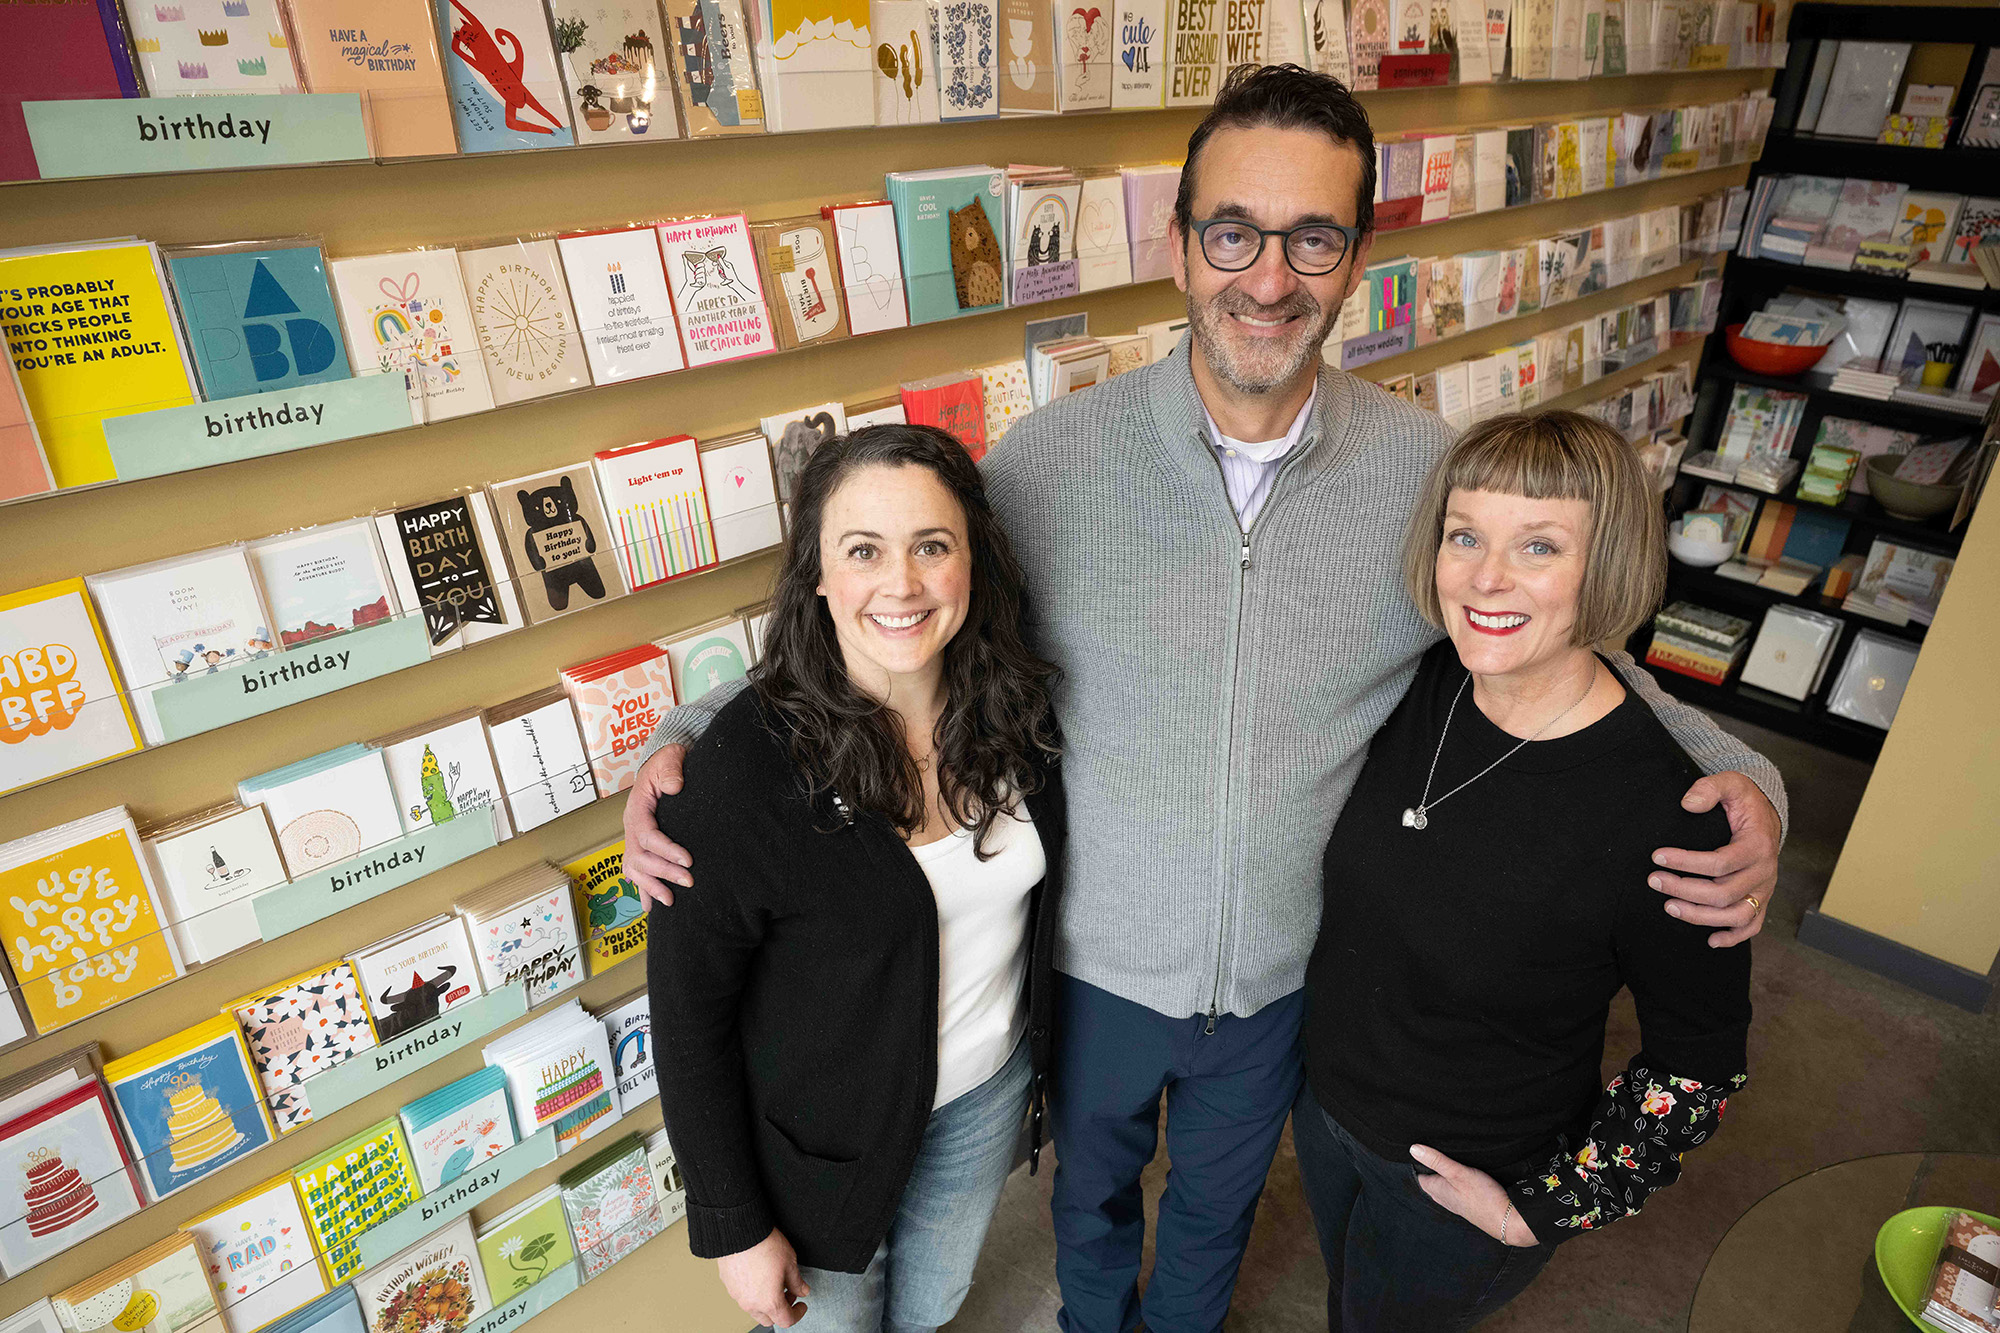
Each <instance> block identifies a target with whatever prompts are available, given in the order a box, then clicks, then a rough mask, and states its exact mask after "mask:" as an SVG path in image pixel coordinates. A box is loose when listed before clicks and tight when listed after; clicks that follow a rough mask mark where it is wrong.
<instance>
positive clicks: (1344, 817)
mask: <svg viewBox="0 0 2000 1333" xmlns="http://www.w3.org/2000/svg"><path fill="white" fill-rule="evenodd" d="M1466 679H1467V676H1466V672H1465V669H1464V668H1463V667H1462V666H1460V665H1459V662H1458V655H1457V653H1456V652H1455V651H1454V650H1453V649H1452V646H1451V644H1450V643H1449V642H1444V643H1440V644H1438V645H1437V646H1436V647H1434V648H1433V649H1431V650H1430V652H1429V653H1427V654H1426V655H1425V657H1424V659H1423V662H1422V665H1421V666H1420V667H1419V668H1418V671H1417V675H1416V678H1415V680H1413V681H1412V682H1411V684H1410V688H1409V692H1408V693H1407V694H1405V695H1404V697H1403V701H1402V703H1400V704H1399V705H1398V706H1397V708H1396V711H1395V712H1394V713H1393V714H1391V715H1390V717H1389V720H1388V721H1387V722H1386V723H1384V724H1383V726H1382V729H1381V730H1380V731H1379V732H1377V733H1376V735H1375V739H1374V742H1373V743H1372V745H1371V746H1370V748H1369V751H1368V761H1367V763H1366V765H1365V766H1364V767H1363V769H1362V772H1361V775H1360V777H1359V778H1358V779H1357V780H1356V782H1355V786H1354V790H1353V793H1352V794H1351V795H1350V796H1349V797H1348V799H1347V805H1346V807H1345V809H1344V810H1343V811H1342V813H1341V816H1340V820H1339V822H1338V823H1337V824H1336V825H1335V827H1334V830H1333V835H1332V837H1331V839H1330V840H1329V841H1328V843H1327V850H1326V860H1325V889H1324V892H1325V902H1324V910H1323V914H1322V918H1321V923H1320V932H1319V940H1318V943H1317V945H1316V946H1315V948H1314V950H1313V956H1312V961H1311V963H1310V965H1309V967H1308V969H1307V972H1306V1020H1305V1052H1306V1069H1307V1075H1308V1077H1309V1079H1310V1080H1311V1083H1312V1088H1313V1092H1314V1094H1315V1095H1316V1096H1317V1097H1318V1099H1319V1101H1320V1104H1321V1105H1322V1106H1324V1107H1325V1108H1326V1110H1327V1112H1328V1113H1329V1114H1331V1115H1332V1116H1333V1117H1334V1118H1335V1119H1337V1120H1339V1121H1340V1122H1341V1124H1342V1125H1344V1126H1345V1127H1346V1128H1347V1129H1348V1130H1349V1131H1350V1132H1352V1133H1353V1134H1354V1135H1355V1137H1357V1138H1358V1139H1360V1140H1361V1141H1362V1142H1363V1143H1364V1144H1366V1145H1367V1146H1368V1147H1369V1148H1370V1149H1371V1150H1373V1151H1374V1152H1376V1153H1378V1154H1380V1155H1381V1156H1383V1157H1386V1158H1389V1159H1390V1160H1392V1161H1404V1162H1407V1161H1408V1160H1409V1147H1410V1145H1411V1144H1412V1143H1424V1144H1428V1145H1429V1146H1430V1147H1433V1148H1436V1149H1437V1150H1439V1151H1440V1152H1442V1153H1444V1154H1445V1155H1446V1156H1448V1157H1452V1158H1455V1159H1456V1160H1458V1161H1460V1162H1464V1163H1466V1164H1468V1165H1471V1166H1476V1167H1478V1168H1480V1169H1481V1170H1484V1171H1487V1172H1490V1173H1491V1174H1493V1175H1494V1176H1495V1177H1496V1178H1498V1179H1499V1180H1500V1182H1501V1183H1502V1184H1503V1185H1508V1186H1509V1187H1510V1192H1511V1193H1512V1194H1513V1195H1514V1197H1515V1199H1516V1202H1517V1206H1519V1208H1520V1211H1521V1213H1522V1215H1523V1216H1525V1217H1527V1218H1528V1219H1529V1221H1530V1223H1531V1224H1532V1225H1533V1226H1534V1227H1535V1231H1536V1235H1537V1236H1538V1237H1539V1238H1540V1239H1542V1240H1555V1239H1560V1238H1561V1234H1562V1229H1564V1228H1571V1229H1573V1230H1572V1231H1571V1232H1570V1234H1573V1233H1574V1230H1585V1229H1590V1228H1592V1227H1596V1226H1601V1225H1603V1224H1604V1223H1605V1222H1607V1221H1610V1220H1612V1219H1614V1218H1616V1217H1617V1216H1620V1215H1623V1214H1624V1213H1627V1212H1635V1211H1637V1208H1638V1204H1639V1202H1640V1201H1642V1200H1643V1198H1644V1197H1645V1195H1646V1194H1647V1193H1649V1192H1650V1191H1651V1190H1652V1189H1657V1188H1659V1187H1660V1186H1662V1185H1664V1184H1668V1183H1671V1181H1672V1179H1673V1175H1674V1174H1675V1172H1676V1171H1677V1159H1678V1155H1679V1153H1680V1152H1682V1151H1685V1150H1686V1149H1687V1148H1688V1147H1692V1146H1694V1145H1695V1144H1697V1143H1700V1142H1701V1141H1703V1140H1704V1139H1706V1138H1707V1137H1708V1135H1709V1133H1711V1132H1712V1131H1713V1128H1714V1124H1715V1120H1716V1119H1717V1118H1719V1116H1720V1110H1721V1107H1720V1100H1719V1099H1720V1097H1721V1096H1723V1095H1726V1093H1727V1091H1729V1090H1730V1089H1732V1088H1733V1087H1735V1086H1737V1085H1738V1084H1740V1083H1741V1082H1742V1075H1743V1071H1744V1065H1745V1054H1744V1045H1745V1036H1746V1033H1747V1030H1748V1027H1749V1021H1750V950H1749V947H1748V946H1747V945H1739V946H1737V947H1735V948H1731V949H1714V948H1710V947H1709V945H1708V936H1709V934H1710V931H1709V930H1708V929H1707V928H1706V927H1700V926H1693V925H1689V924H1687V923H1684V922H1681V921H1677V920H1675V919H1674V918H1673V917H1670V916H1668V915H1667V913H1666V912H1665V910H1664V907H1665V904H1666V899H1665V897H1664V896H1663V895H1661V894H1660V893H1658V892H1657V891H1655V890H1654V889H1651V888H1649V887H1648V886H1647V884H1646V876H1647V873H1648V872H1649V871H1650V870H1651V869H1652V868H1653V867H1652V854H1653V851H1654V850H1655V849H1656V848H1660V847H1685V848H1689V849H1692V850H1703V851H1706V850H1712V849H1714V848H1716V847H1720V846H1722V845H1723V844H1724V843H1726V842H1728V841H1729V824H1728V820H1727V819H1726V818H1725V816H1724V815H1723V814H1722V812H1721V811H1720V809H1717V810H1713V811H1710V812H1708V813H1707V814H1702V815H1693V814H1689V813H1687V812H1686V811H1685V810H1683V809H1682V808H1681V804H1680V802H1681V797H1682V796H1683V795H1684V794H1685V793H1686V791H1687V789H1688V787H1689V786H1691V785H1692V784H1693V783H1694V782H1695V781H1696V780H1697V779H1698V778H1699V777H1701V770H1700V769H1699V768H1697V767H1696V766H1695V764H1694V763H1693V761H1691V760H1690V759H1688V757H1687V756H1686V754H1684V753H1683V752H1682V751H1681V749H1680V747H1679V746H1677V745H1676V744H1675V743H1674V742H1673V740H1672V738H1671V737H1669V736H1668V735H1667V732H1666V730H1665V729H1664V728H1663V727H1662V726H1661V725H1660V723H1659V721H1658V719H1656V718H1655V717H1654V716H1653V714H1652V711H1651V710H1650V709H1648V708H1647V707H1646V706H1645V705H1644V704H1643V703H1641V702H1640V701H1639V700H1638V699H1637V698H1635V697H1633V696H1632V695H1631V694H1629V693H1628V694H1627V695H1626V697H1625V699H1624V702H1622V703H1621V704H1619V705H1618V706H1617V707H1616V708H1615V709H1613V710H1612V711H1611V712H1610V713H1609V714H1607V715H1606V716H1605V717H1604V718H1602V719H1600V720H1599V721H1598V722H1596V723H1594V724H1592V725H1591V726H1589V727H1586V728H1584V729H1583V730H1581V731H1579V732H1576V733H1574V734H1572V735H1569V736H1563V737H1559V738H1557V739H1554V740H1547V741H1536V742H1533V743H1531V744H1529V745H1527V746H1525V747H1523V748H1522V749H1521V751H1520V752H1519V753H1518V754H1516V755H1515V756H1514V757H1513V758H1511V759H1508V760H1507V761H1506V762H1505V763H1503V764H1502V765H1501V766H1500V767H1499V768H1497V769H1495V770H1493V771H1492V772H1491V773H1488V774H1487V775H1486V776H1484V777H1482V778H1480V779H1478V780H1477V781H1476V782H1474V783H1473V784H1472V785H1471V786H1469V787H1467V788H1466V789H1465V790H1464V791H1461V792H1459V793H1457V794H1456V795H1454V796H1452V797H1451V798H1450V799H1449V800H1447V801H1444V802H1443V803H1442V804H1439V805H1437V807H1436V808H1435V809H1433V810H1431V811H1430V812H1429V825H1428V827H1426V828H1424V829H1422V830H1417V829H1410V828H1405V827H1404V826H1403V823H1402V815H1403V811H1404V810H1405V809H1406V808H1409V807H1412V806H1415V805H1416V804H1417V802H1418V800H1419V798H1420V797H1421V796H1422V794H1423V791H1424V777H1425V773H1426V771H1427V770H1428V769H1429V768H1430V765H1431V761H1432V757H1433V756H1434V755H1439V750H1438V741H1439V736H1440V734H1441V733H1442V732H1443V729H1444V725H1445V715H1446V712H1447V711H1448V710H1449V709H1450V708H1451V704H1452V698H1453V695H1454V694H1456V693H1457V691H1458V689H1459V687H1460V685H1461V684H1462V683H1464V682H1465V681H1466ZM1516 743H1517V738H1516V737H1513V736H1510V735H1508V734H1507V733H1505V732H1503V731H1501V730H1500V729H1499V728H1498V727H1496V726H1494V725H1493V724H1492V723H1491V722H1489V721H1487V719H1486V717H1485V715H1484V714H1483V713H1481V712H1480V711H1479V707H1478V705H1477V704H1476V703H1474V701H1473V698H1472V689H1471V687H1470V686H1469V685H1468V686H1467V687H1466V690H1465V695H1464V698H1463V699H1461V700H1460V702H1459V704H1458V710H1457V713H1456V716H1455V717H1454V718H1453V720H1452V723H1451V732H1450V735H1449V737H1448V738H1446V739H1445V741H1444V748H1443V752H1442V755H1441V756H1439V758H1438V760H1437V776H1436V778H1435V780H1434V781H1433V782H1432V784H1431V796H1432V799H1433V801H1435V800H1436V799H1437V797H1438V796H1440V795H1441V794H1443V793H1445V792H1448V791H1450V790H1451V789H1452V788H1453V787H1455V786H1457V785H1458V784H1459V783H1461V782H1463V781H1465V780H1466V779H1467V778H1469V777H1471V776H1472V775H1473V774H1475V773H1477V772H1479V771H1480V770H1481V769H1482V768H1485V767H1486V766H1487V765H1488V764H1490V763H1492V762H1493V761H1494V760H1495V759H1498V758H1500V756H1502V755H1503V754H1505V753H1506V752H1507V751H1508V750H1509V749H1510V748H1512V747H1513V746H1514V745H1515V744H1516ZM1626 986H1629V987H1630V988H1631V990H1632V995H1633V999H1634V1000H1635V1001H1636V1002H1637V1005H1638V1011H1639V1024H1640V1031H1641V1038H1642V1042H1643V1046H1644V1049H1643V1050H1642V1051H1641V1052H1640V1053H1639V1054H1638V1055H1637V1056H1635V1057H1634V1058H1633V1060H1632V1063H1631V1065H1630V1066H1629V1067H1628V1070H1627V1073H1626V1074H1625V1075H1623V1076H1621V1077H1620V1078H1619V1079H1616V1080H1613V1082H1612V1085H1611V1087H1610V1088H1608V1089H1607V1088H1605V1087H1604V1085H1603V1082H1602V1080H1601V1076H1600V1072H1599V1064H1600V1062H1601V1060H1602V1059H1603V1054H1604V1028H1605V1021H1606V1018H1607V1016H1608V1014H1609V1010H1610V1005H1611V1001H1612V998H1613V997H1614V996H1616V995H1617V993H1618V991H1619V989H1620V988H1621V987H1626ZM1684 1085H1685V1086H1684ZM1676 1105H1678V1110H1675V1109H1674V1107H1675V1106H1676ZM1591 1144H1595V1145H1596V1147H1595V1148H1594V1149H1593V1148H1591V1147H1589V1146H1588V1145H1591ZM1621 1150H1622V1151H1621ZM1607 1173H1609V1174H1607ZM1552 1232H1553V1233H1556V1234H1551V1233H1552Z"/></svg>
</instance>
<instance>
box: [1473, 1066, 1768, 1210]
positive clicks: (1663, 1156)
mask: <svg viewBox="0 0 2000 1333" xmlns="http://www.w3.org/2000/svg"><path fill="white" fill-rule="evenodd" d="M1748 1078H1749V1075H1747V1074H1736V1075H1734V1076H1733V1077H1731V1078H1729V1079H1728V1080H1726V1081H1725V1082H1722V1083H1698V1082H1696V1081H1695V1080H1693V1079H1688V1078H1679V1077H1676V1076H1675V1075H1673V1074H1669V1073H1666V1072H1665V1071H1663V1070H1656V1069H1648V1068H1646V1067H1645V1066H1644V1065H1642V1064H1641V1063H1639V1062H1638V1061H1636V1060H1635V1061H1633V1062H1632V1064H1631V1065H1629V1066H1627V1067H1626V1070H1625V1072H1624V1073H1623V1074H1620V1075H1619V1076H1618V1077H1617V1078H1614V1079H1612V1080H1611V1084H1610V1086H1609V1087H1607V1088H1605V1090H1604V1096H1603V1097H1602V1098H1600V1099H1599V1100H1598V1103H1597V1110H1596V1113H1595V1114H1594V1115H1593V1116H1592V1117H1591V1121H1590V1132H1589V1135H1588V1137H1586V1138H1585V1140H1584V1143H1583V1146H1582V1147H1581V1148H1579V1149H1578V1150H1577V1151H1575V1152H1569V1151H1567V1147H1568V1145H1567V1144H1565V1145H1564V1149H1565V1151H1562V1152H1559V1153H1558V1154H1557V1155H1556V1156H1554V1157H1552V1158H1550V1159H1549V1161H1548V1162H1547V1163H1546V1164H1545V1165H1544V1166H1543V1168H1542V1170H1541V1171H1540V1172H1539V1173H1537V1174H1535V1175H1532V1176H1529V1177H1528V1178H1526V1179H1525V1180H1517V1181H1515V1182H1514V1183H1513V1184H1511V1185H1509V1186H1508V1187H1507V1193H1508V1195H1509V1196H1510V1197H1511V1198H1512V1199H1513V1202H1514V1208H1515V1211H1516V1212H1518V1213H1519V1214H1520V1215H1521V1219H1522V1220H1523V1221H1524V1222H1526V1223H1527V1224H1528V1226H1529V1227H1530V1228H1531V1229H1532V1230H1533V1231H1534V1233H1535V1238H1536V1239H1537V1240H1540V1241H1542V1242H1544V1243H1552V1242H1556V1241H1561V1240H1567V1239H1568V1238H1569V1237H1571V1236H1574V1235H1578V1234H1580V1233H1582V1232H1585V1231H1595V1230H1597V1229H1599V1228H1600V1227H1606V1226H1609V1225H1610V1224H1611V1223H1613V1222H1615V1221H1617V1220H1618V1219H1619V1218H1621V1217H1629V1216H1631V1215H1632V1214H1634V1213H1637V1212H1638V1211H1639V1209H1640V1207H1641V1206H1642V1205H1644V1204H1645V1202H1646V1200H1647V1199H1648V1198H1650V1197H1651V1196H1652V1194H1653V1191H1655V1190H1662V1189H1665V1188H1666V1187H1667V1186H1669V1185H1671V1184H1673V1183H1674V1181H1676V1180H1678V1179H1679V1178H1680V1174H1681V1154H1683V1153H1685V1152H1687V1151H1688V1150H1689V1149H1691V1148H1697V1147H1699V1146H1701V1145H1702V1144H1703V1143H1706V1142H1707V1141H1708V1138H1709V1136H1710V1135H1711V1134H1713V1133H1715V1131H1716V1128H1717V1127H1718V1126H1719V1125H1720V1123H1721V1120H1722V1112H1723V1108H1725V1107H1727V1106H1728V1105H1729V1095H1730V1094H1731V1093H1733V1092H1735V1091H1736V1090H1737V1089H1738V1088H1740V1087H1742V1086H1743V1084H1744V1083H1745V1082H1746V1081H1747V1080H1748Z"/></svg>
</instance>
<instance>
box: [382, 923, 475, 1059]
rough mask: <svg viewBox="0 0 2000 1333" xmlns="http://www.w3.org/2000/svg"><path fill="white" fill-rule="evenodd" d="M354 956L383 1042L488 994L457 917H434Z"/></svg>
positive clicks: (463, 925) (427, 1024) (424, 1024)
mask: <svg viewBox="0 0 2000 1333" xmlns="http://www.w3.org/2000/svg"><path fill="white" fill-rule="evenodd" d="M352 961H353V963H354V975H355V976H356V978H358V979H359V981H360V983H361V993H362V995H363V996H364V997H365V998H366V999H367V1001H368V1005H369V1011H370V1013H371V1015H372V1016H373V1018H374V1020H375V1036H376V1038H377V1039H378V1040H380V1041H385V1042H386V1041H393V1040H394V1039H396V1038H397V1037H400V1036H402V1035H403V1034H404V1033H405V1032H415V1031H416V1030H417V1029H419V1028H423V1027H427V1026H429V1025H430V1024H432V1023H435V1022H436V1021H437V1020H438V1018H439V1016H440V1015H442V1014H445V1013H447V1012H449V1011H450V1010H452V1009H455V1008H457V1007H458V1006H459V1005H461V1004H466V1003H469V1002H471V1001H473V1000H476V999H478V998H479V997H480V995H482V994H483V993H484V991H483V990H482V988H481V987H480V984H479V964H478V961H477V960H476V959H475V958H474V956H473V952H472V941H471V940H469V939H468V938H466V934H465V922H464V920H463V919H461V918H459V917H456V916H438V917H432V918H431V919H430V920H429V921H426V922H424V923H423V924H422V925H419V926H416V927H414V928H413V929H410V930H406V931H404V932H403V933H401V934H400V935H393V936H391V937H390V938H388V939H386V940H383V941H381V942H380V943H377V944H371V945H369V946H368V947H367V948H365V949H362V950H360V951H358V952H357V953H356V954H355V955H354V958H353V960H352Z"/></svg>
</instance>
